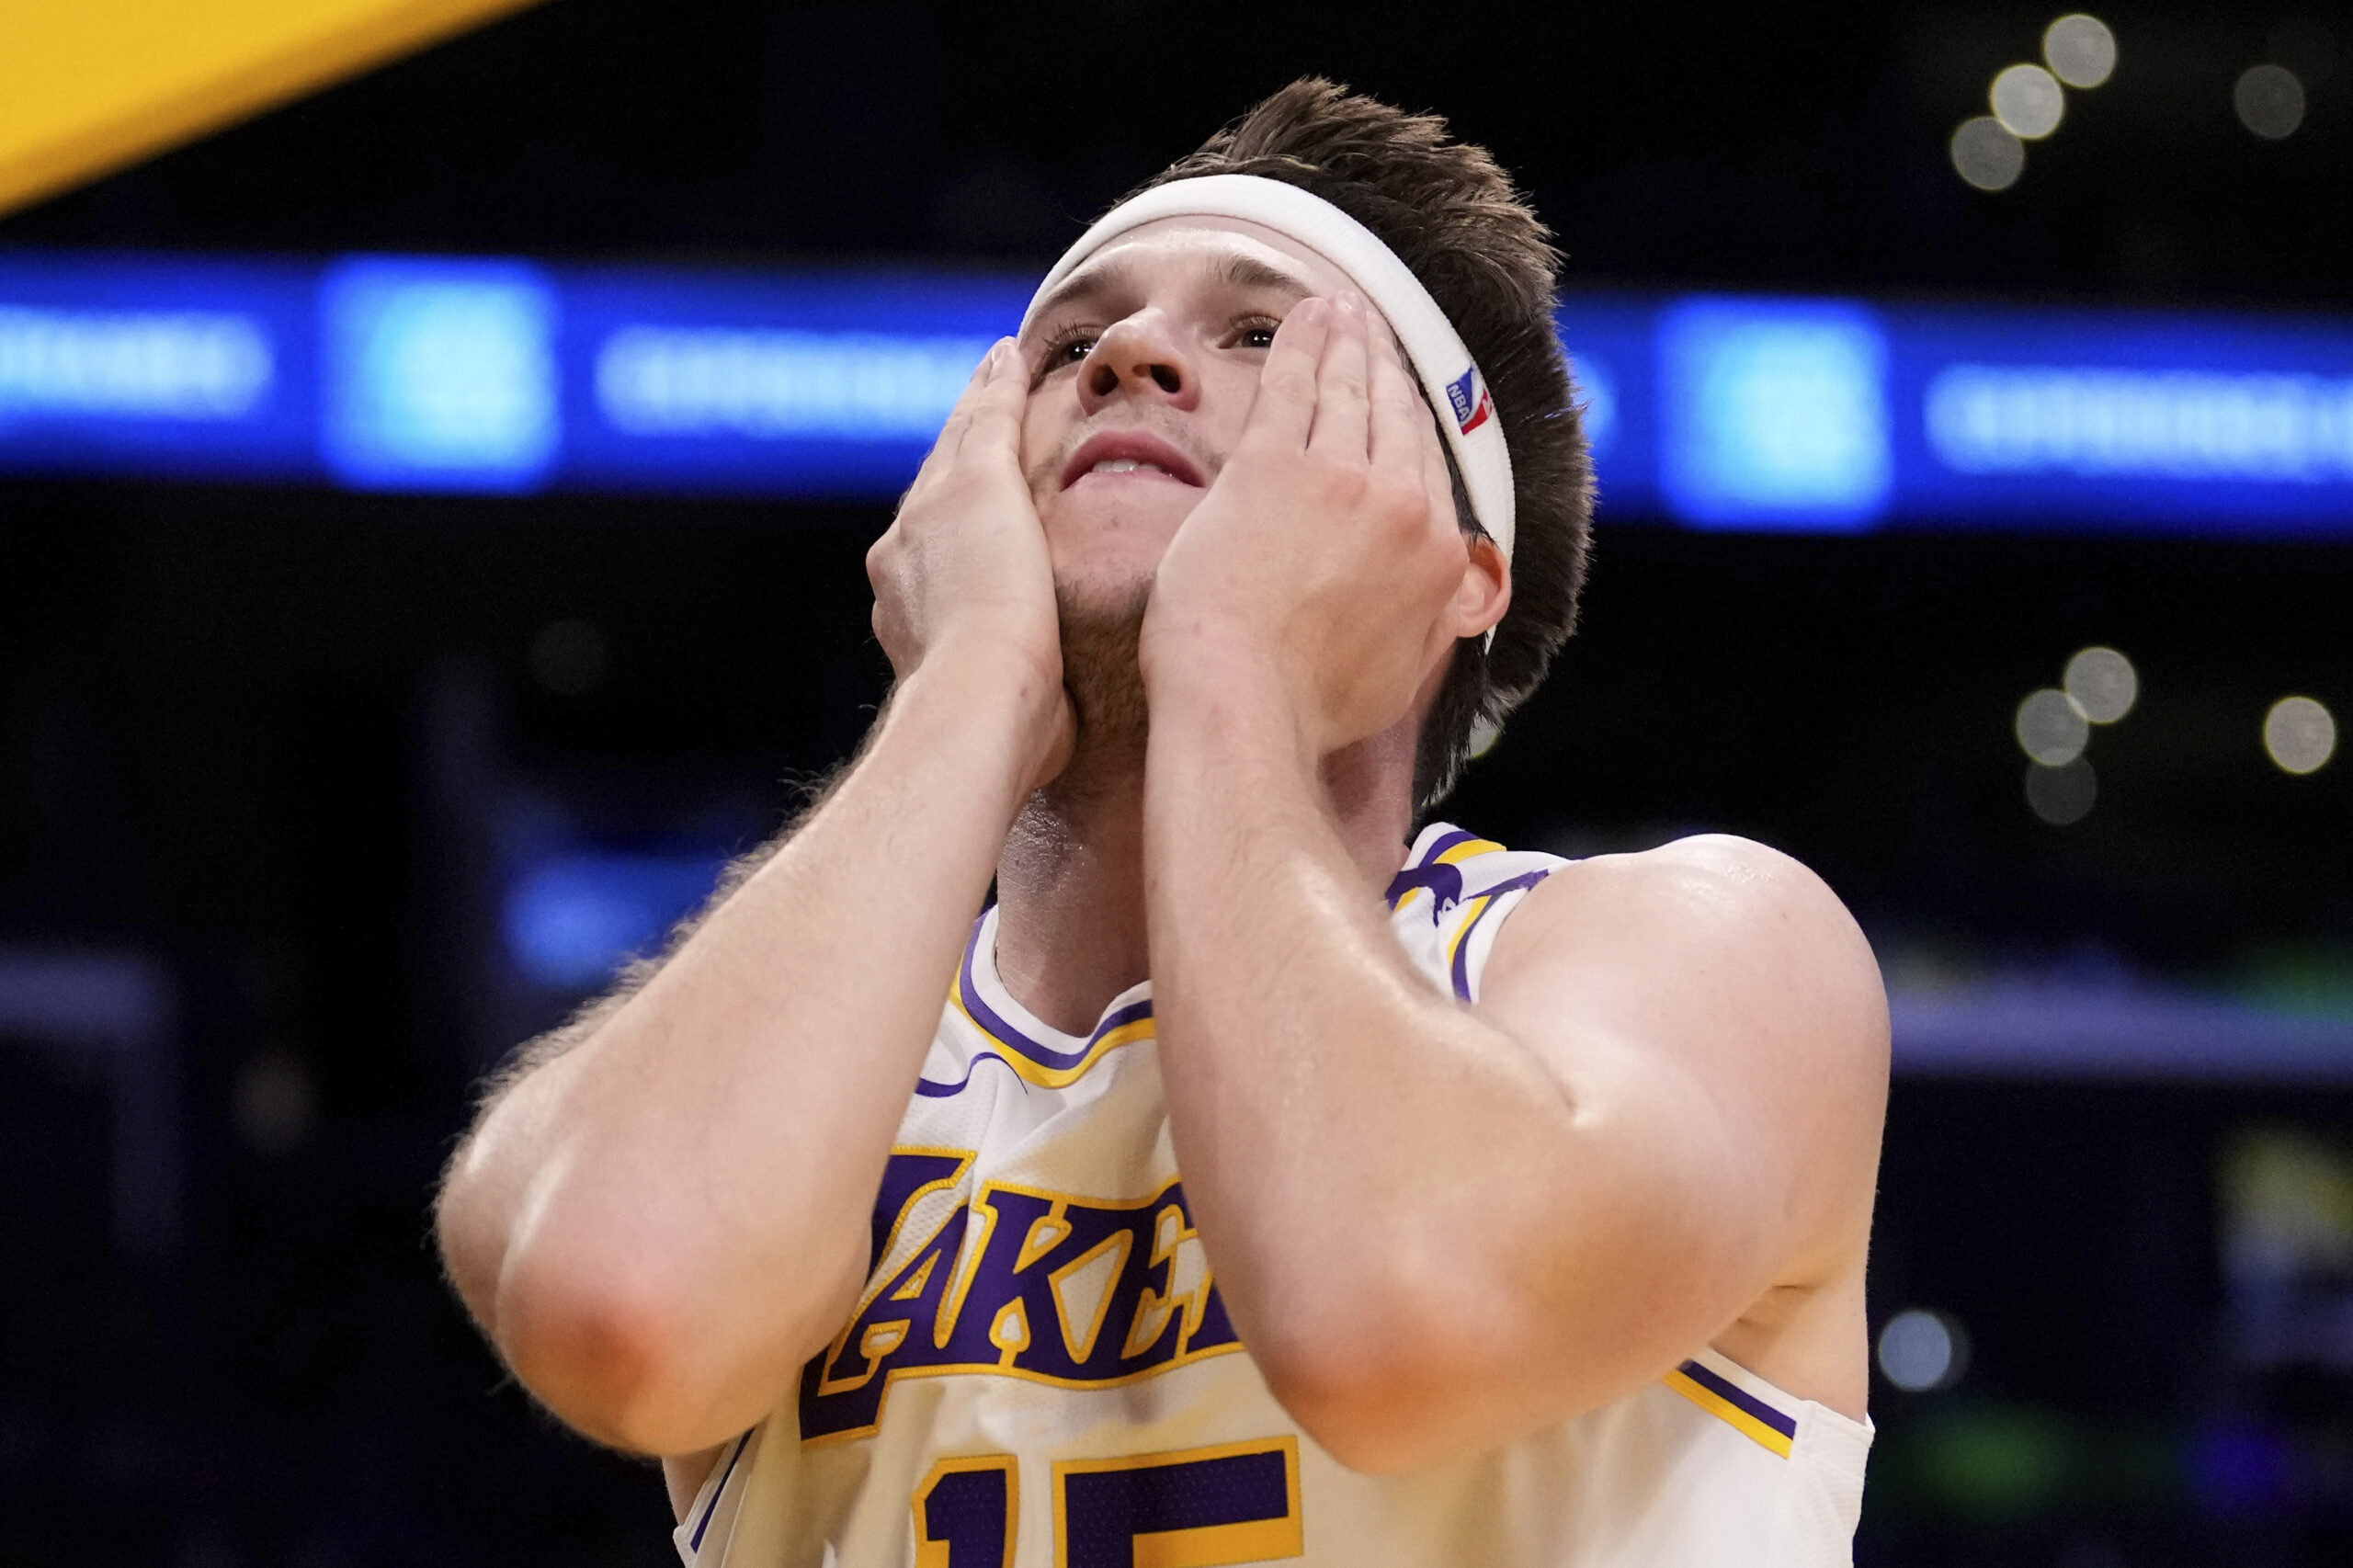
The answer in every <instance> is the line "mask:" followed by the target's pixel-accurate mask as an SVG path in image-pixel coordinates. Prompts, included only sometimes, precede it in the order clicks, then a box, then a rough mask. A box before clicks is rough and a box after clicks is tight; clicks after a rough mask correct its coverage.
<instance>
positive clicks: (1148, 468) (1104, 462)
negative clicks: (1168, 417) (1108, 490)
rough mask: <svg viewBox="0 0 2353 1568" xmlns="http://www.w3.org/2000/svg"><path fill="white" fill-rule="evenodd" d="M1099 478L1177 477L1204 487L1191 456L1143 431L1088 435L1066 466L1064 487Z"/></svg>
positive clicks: (1198, 486)
mask: <svg viewBox="0 0 2353 1568" xmlns="http://www.w3.org/2000/svg"><path fill="white" fill-rule="evenodd" d="M1098 477H1100V478H1107V479H1120V478H1130V477H1131V478H1135V479H1142V480H1174V481H1176V483H1179V484H1188V485H1191V486H1192V487H1193V488H1194V489H1196V490H1198V489H1199V488H1200V487H1201V475H1200V471H1199V469H1197V468H1195V467H1194V466H1193V464H1192V460H1190V459H1188V458H1187V457H1186V456H1185V454H1184V453H1182V452H1180V451H1178V450H1177V449H1176V448H1175V447H1172V446H1170V445H1169V444H1168V443H1167V442H1166V441H1164V440H1162V439H1161V438H1160V437H1157V436H1148V435H1145V434H1144V433H1143V432H1142V431H1141V430H1106V431H1104V432H1103V433H1101V434H1100V435H1096V436H1090V437H1087V438H1086V440H1085V441H1084V442H1082V443H1081V444H1080V446H1079V449H1078V450H1077V451H1075V452H1074V453H1072V454H1071V460H1070V461H1069V463H1068V464H1066V465H1065V466H1064V467H1063V489H1065V490H1067V489H1069V488H1070V487H1071V486H1072V485H1074V484H1076V483H1078V482H1079V481H1080V480H1082V479H1093V478H1098Z"/></svg>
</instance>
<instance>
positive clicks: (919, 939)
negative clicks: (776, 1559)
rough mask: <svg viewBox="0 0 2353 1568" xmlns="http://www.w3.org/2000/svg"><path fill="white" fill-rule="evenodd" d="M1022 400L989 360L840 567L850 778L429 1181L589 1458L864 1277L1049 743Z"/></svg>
mask: <svg viewBox="0 0 2353 1568" xmlns="http://www.w3.org/2000/svg"><path fill="white" fill-rule="evenodd" d="M1025 389H1026V375H1025V372H1024V370H1023V368H1022V366H1021V363H1020V360H1019V358H1018V357H1017V355H1016V354H1015V353H1014V351H1013V349H1012V347H1011V345H1010V344H1009V343H1006V344H1001V345H999V346H998V347H997V348H996V349H995V350H993V351H992V352H991V354H990V357H989V358H988V359H987V360H986V361H984V362H983V365H982V367H981V369H979V370H977V371H976V372H975V373H974V377H973V381H972V386H971V387H970V388H968V389H967V391H966V392H965V394H964V398H963V400H962V401H961V403H959V405H958V408H957V411H956V413H955V415H953V416H952V417H951V419H950V420H949V425H948V426H947V428H946V429H945V430H944V431H943V432H942V434H941V437H940V440H939V444H938V447H937V448H935V449H934V451H933V453H932V455H931V457H930V459H929V460H927V461H926V464H925V467H924V470H923V472H922V474H921V475H920V477H918V479H917V480H916V482H915V486H914V488H913V489H912V490H910V491H909V493H908V495H907V497H906V500H905V501H904V504H903V505H902V506H901V509H900V513H899V516H898V517H897V519H896V520H895V521H894V522H893V524H892V528H891V529H890V531H889V532H888V533H886V534H885V535H884V536H883V538H882V539H881V541H880V542H878V543H877V545H876V546H875V548H874V550H873V551H872V552H871V553H870V556H869V560H868V565H869V571H870V574H871V575H872V577H873V579H874V584H875V590H876V608H875V630H876V632H877V634H878V635H879V636H880V637H881V642H882V645H883V648H884V650H885V651H886V652H887V653H889V654H890V655H891V659H892V664H893V665H894V666H895V668H896V669H897V671H898V674H899V680H898V684H897V686H896V687H895V688H894V690H893V693H892V698H891V700H890V702H889V704H888V705H887V706H886V708H885V710H884V711H883V714H882V716H881V720H880V721H879V722H878V723H877V725H876V727H875V729H874V732H873V733H872V734H871V735H870V737H869V738H868V742H867V744H866V746H865V748H864V751H863V753H862V755H861V756H860V757H859V758H858V762H857V763H856V764H855V766H854V767H852V768H851V769H850V770H849V772H848V773H847V776H846V777H845V778H843V779H842V780H841V782H840V784H839V786H838V787H837V788H836V789H835V790H834V791H833V792H832V794H831V795H830V797H829V798H828V799H827V800H826V801H824V804H823V805H822V806H821V807H819V808H818V809H817V810H816V811H815V812H813V814H812V815H811V816H810V817H809V818H808V820H807V821H806V822H805V823H804V824H802V825H801V828H800V829H799V831H798V832H796V833H795V834H794V835H792V836H791V837H790V840H789V841H787V842H786V843H784V844H783V845H782V846H781V847H780V848H779V849H778V851H777V852H776V853H775V854H774V855H773V856H771V857H770V858H768V859H767V861H766V862H765V863H763V864H761V865H760V866H759V868H758V869H756V871H754V872H753V873H752V874H751V875H750V876H749V877H748V878H746V879H745V881H743V882H742V883H741V885H740V886H738V887H737V888H735V889H734V891H733V894H732V896H730V897H728V898H727V899H726V900H725V901H724V902H723V903H721V904H720V906H719V907H718V908H717V909H716V910H714V911H713V912H712V913H711V914H710V915H708V917H707V918H705V919H704V920H703V922H702V923H701V925H700V926H699V927H698V928H696V929H695V930H694V931H693V932H692V933H691V935H690V936H688V937H687V939H685V940H684V941H683V942H682V943H680V944H679V945H678V946H677V947H676V950H675V952H674V953H673V955H672V956H671V958H670V959H669V960H668V962H667V963H666V964H665V965H664V966H663V967H662V968H661V969H660V970H659V971H658V972H656V973H654V975H653V976H652V978H651V979H649V980H646V981H645V982H644V983H642V986H640V987H639V988H637V989H635V990H634V991H633V992H631V993H629V994H625V995H621V996H617V997H615V998H612V999H609V1000H608V1003H607V1004H605V1005H603V1006H600V1007H599V1008H597V1009H594V1010H592V1012H591V1013H590V1014H589V1015H587V1016H586V1017H585V1020H584V1023H583V1025H582V1026H580V1027H578V1028H575V1029H574V1030H573V1031H572V1034H571V1035H570V1036H568V1037H565V1038H563V1039H561V1040H557V1041H556V1042H555V1044H556V1046H557V1047H558V1049H542V1050H540V1051H536V1052H535V1053H534V1055H533V1057H527V1059H526V1060H527V1062H532V1063H533V1064H531V1065H529V1069H528V1070H527V1071H525V1072H524V1073H522V1074H520V1075H519V1076H518V1077H517V1078H516V1079H514V1080H513V1081H512V1082H511V1083H510V1084H508V1085H506V1088H505V1089H504V1091H503V1092H502V1093H501V1094H499V1095H498V1096H497V1097H496V1098H495V1099H494V1101H493V1102H492V1103H491V1104H490V1105H489V1106H488V1107H487V1108H485V1109H484V1111H483V1114H482V1117H481V1119H480V1120H479V1121H478V1122H477V1124H476V1126H475V1127H474V1129H473V1131H472V1133H471V1134H470V1135H469V1136H468V1138H467V1139H466V1141H465V1142H464V1143H463V1144H462V1146H461V1147H460V1149H459V1151H458V1153H457V1155H456V1157H455V1158H454V1159H453V1160H452V1162H451V1165H450V1168H449V1175H448V1177H447V1180H446V1182H445V1185H444V1187H443V1190H442V1195H441V1200H440V1205H439V1210H438V1227H439V1235H440V1241H441V1246H442V1252H443V1256H444V1257H445V1259H446V1260H447V1263H448V1266H449V1275H450V1278H451V1279H452V1280H453V1281H455V1283H456V1285H457V1287H458V1290H459V1291H460V1294H461V1295H462V1296H463V1297H464V1299H465V1301H466V1304H467V1306H468V1308H469V1309H470V1310H471V1311H472V1312H473V1314H474V1316H475V1318H476V1320H477V1321H478V1322H479V1323H480V1324H482V1326H483V1331H484V1332H485V1333H486V1334H487V1335H489V1336H490V1338H491V1339H492V1341H493V1342H494V1344H495V1345H496V1346H497V1348H498V1350H499V1352H500V1354H501V1355H502V1356H504V1357H505V1358H506V1361H507V1362H508V1364H509V1365H510V1366H511V1367H512V1368H513V1369H514V1370H515V1372H516V1374H517V1376H518V1377H519V1378H520V1379H521V1380H522V1381H523V1382H524V1384H525V1385H526V1386H527V1387H529V1389H530V1390H531V1391H532V1392H534V1393H535V1394H537V1395H538V1396H539V1397H540V1399H541V1400H543V1401H544V1402H545V1403H547V1404H548V1405H549V1406H550V1408H551V1409H552V1410H554V1411H555V1412H556V1414H557V1415H561V1416H563V1418H564V1419H565V1420H566V1421H568V1422H570V1423H571V1424H572V1425H573V1426H576V1427H578V1428H580V1429H581V1430H582V1431H583V1432H585V1433H586V1434H587V1435H589V1436H590V1437H596V1438H597V1439H599V1440H601V1441H604V1442H608V1443H611V1444H614V1445H616V1446H619V1447H622V1448H627V1449H637V1450H639V1451H642V1452H648V1453H663V1454H681V1453H687V1452H689V1451H691V1450H695V1449H702V1448H705V1447H707V1446H709V1445H710V1444H713V1443H716V1442H719V1441H722V1440H723V1439H725V1438H727V1437H732V1436H733V1435H734V1434H735V1433H737V1432H740V1431H742V1430H744V1429H745V1427H746V1426H750V1425H752V1424H753V1423H754V1422H755V1421H756V1420H757V1419H758V1418H759V1417H760V1416H761V1415H765V1414H766V1413H767V1411H768V1410H769V1409H770V1408H772V1407H773V1406H774V1405H775V1403H776V1402H777V1401H778V1400H779V1398H780V1397H781V1396H782V1394H783V1393H784V1392H785V1391H786V1390H787V1389H789V1388H790V1385H791V1382H792V1380H793V1379H794V1377H795V1376H796V1375H797V1374H798V1372H799V1369H800V1367H801V1363H802V1362H803V1361H805V1360H806V1359H807V1358H809V1357H810V1356H811V1355H812V1354H813V1353H814V1352H815V1351H816V1349H817V1348H818V1347H819V1346H821V1345H822V1344H823V1343H824V1340H825V1339H826V1338H827V1337H828V1336H829V1335H831V1334H832V1333H833V1332H834V1331H835V1329H836V1328H837V1327H838V1326H839V1324H840V1323H841V1320H842V1318H843V1317H844V1315H845V1314H846V1313H847V1312H848V1311H849V1309H850V1307H851V1305H852V1304H853V1301H854V1298H855V1295H856V1292H857V1290H858V1285H859V1283H860V1281H861V1280H862V1278H864V1276H865V1273H866V1270H867V1268H868V1267H869V1259H868V1257H867V1256H866V1255H867V1249H868V1245H869V1237H868V1223H867V1219H868V1210H869V1209H870V1206H871V1204H872V1202H873V1196H874V1191H875V1187H876V1186H877V1184H878V1183H879V1182H880V1181H881V1174H882V1169H883V1165H884V1163H885V1161H886V1160H887V1158H888V1155H889V1150H890V1143H891V1138H892V1132H893V1131H894V1130H895V1129H896V1127H897V1125H898V1121H899V1119H900V1117H901V1115H902V1113H903V1112H904V1108H905V1107H906V1103H907V1099H908V1096H910V1095H911V1094H912V1093H913V1091H914V1087H915V1078H916V1075H917V1073H918V1071H919V1070H920V1067H921V1064H922V1061H923V1057H924V1053H925V1051H926V1048H927V1046H928V1043H929V1041H930V1040H931V1037H932V1034H933V1031H934V1029H935V1028H937V1027H938V1019H939V1010H940V1007H941V1005H942V1000H943V998H944V997H945V996H946V995H947V993H948V988H949V980H950V976H951V974H952V972H953V971H954V968H955V964H956V960H957V956H958V953H959V951H960V949H961V946H962V943H963V941H964V938H965V935H966V932H967V930H968V928H969V926H970V922H971V920H972V915H973V913H974V912H976V911H977V910H978V909H979V907H980V905H981V903H982V902H983V899H984V897H985V896H986V893H987V890H988V885H989V879H990V877H991V875H992V874H993V873H994V870H995V863H996V858H997V854H998V851H999V849H1000V848H1001V847H1002V846H1003V844H1004V841H1005V837H1006V832H1007V830H1008V828H1009V826H1010V824H1011V823H1012V821H1013V818H1014V815H1015V812H1017V810H1018V809H1019V806H1020V804H1021V801H1023V800H1024V799H1025V798H1026V797H1027V795H1028V794H1029V791H1030V790H1032V789H1033V788H1035V787H1036V786H1037V784H1038V783H1040V781H1041V780H1043V779H1045V778H1051V775H1052V773H1053V772H1054V771H1055V770H1056V769H1058V768H1059V767H1061V766H1062V763H1063V758H1065V757H1066V756H1067V755H1068V751H1069V746H1070V733H1071V721H1070V717H1069V713H1068V709H1067V701H1066V699H1065V698H1064V696H1063V690H1062V671H1061V650H1060V643H1059V641H1058V636H1057V632H1056V628H1055V619H1054V602H1053V590H1052V585H1051V572H1050V568H1049V566H1048V563H1047V559H1046V551H1045V544H1044V540H1043V536H1042V534H1041V532H1040V528H1039V525H1038V521H1037V517H1036V514H1035V512H1034V510H1033V509H1032V507H1031V506H1030V503H1029V494H1028V490H1027V488H1026V486H1025V485H1024V483H1023V482H1022V479H1021V475H1020V472H1019V464H1018V461H1017V447H1016V441H1017V434H1018V425H1019V419H1020V414H1021V408H1022V402H1023V396H1024V392H1025ZM534 1059H535V1060H534Z"/></svg>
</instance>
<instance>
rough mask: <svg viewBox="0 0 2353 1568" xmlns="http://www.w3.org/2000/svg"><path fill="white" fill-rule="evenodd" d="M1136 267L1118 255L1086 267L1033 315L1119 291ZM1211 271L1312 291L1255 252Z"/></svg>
mask: <svg viewBox="0 0 2353 1568" xmlns="http://www.w3.org/2000/svg"><path fill="white" fill-rule="evenodd" d="M1133 271H1134V268H1133V267H1131V266H1130V265H1129V264H1128V263H1126V262H1125V261H1122V260H1119V259H1116V258H1115V259H1113V260H1110V261H1107V262H1105V263H1104V264H1103V265H1102V266H1100V267H1085V268H1083V269H1081V270H1080V271H1079V273H1078V274H1077V275H1076V276H1075V277H1073V278H1068V279H1066V280H1065V281H1064V282H1063V285H1062V286H1061V287H1060V288H1058V289H1056V290H1054V291H1053V293H1052V294H1051V295H1049V296H1048V297H1047V298H1046V299H1045V300H1043V301H1040V303H1039V306H1038V309H1037V311H1036V312H1035V313H1034V315H1033V318H1032V319H1038V318H1042V317H1043V316H1045V315H1046V314H1047V313H1048V312H1051V311H1058V310H1061V309H1062V308H1063V307H1064V306H1065V305H1068V304H1071V303H1072V302H1074V301H1080V300H1091V299H1094V298H1096V297H1097V296H1099V295H1103V294H1109V293H1115V292H1117V291H1118V290H1119V289H1120V286H1121V285H1123V284H1125V283H1126V282H1127V281H1128V280H1129V278H1130V277H1131V274H1132V273H1133ZM1209 275H1210V278H1211V281H1212V282H1216V283H1222V284H1224V285H1225V286H1227V287H1228V288H1233V289H1267V290H1281V291H1287V292H1289V293H1291V294H1294V295H1296V296H1299V297H1301V298H1304V297H1306V295H1307V294H1308V292H1309V291H1310V290H1309V285H1308V282H1307V279H1305V278H1302V277H1300V276H1299V275H1298V274H1297V273H1295V272H1290V271H1287V270H1286V269H1284V268H1282V267H1276V266H1274V265H1273V264H1271V263H1269V262H1265V261H1261V260H1259V259H1258V258H1257V257H1256V256H1235V255H1233V254H1231V253H1229V254H1227V255H1225V256H1219V257H1218V258H1217V259H1216V260H1215V261H1213V262H1211V264H1210V268H1209Z"/></svg>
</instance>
